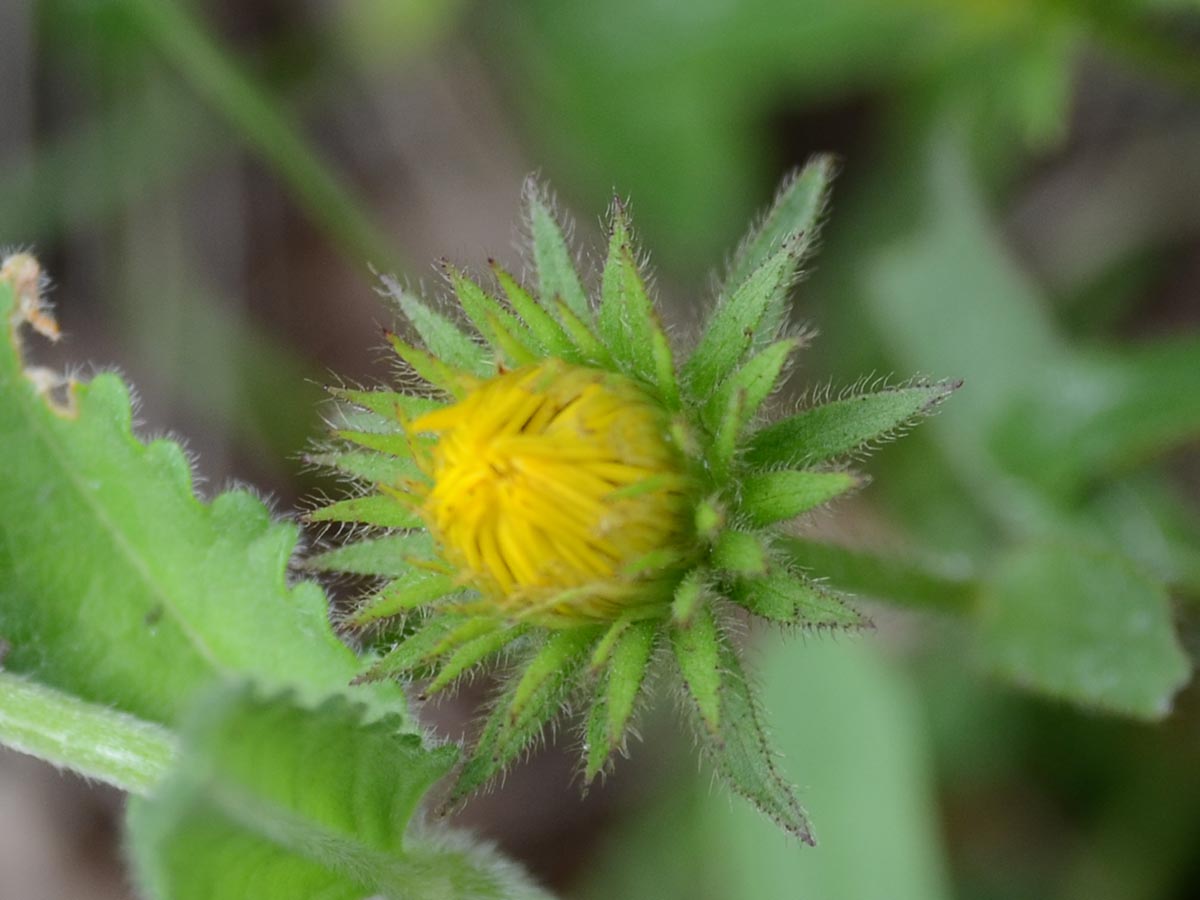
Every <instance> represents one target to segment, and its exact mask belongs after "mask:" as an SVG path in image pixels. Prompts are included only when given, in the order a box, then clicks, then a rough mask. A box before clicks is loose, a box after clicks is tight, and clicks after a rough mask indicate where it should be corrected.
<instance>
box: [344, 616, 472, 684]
mask: <svg viewBox="0 0 1200 900" xmlns="http://www.w3.org/2000/svg"><path fill="white" fill-rule="evenodd" d="M463 621H464V619H463V618H462V617H456V616H433V617H431V618H428V619H426V620H425V621H423V622H422V623H421V624H420V625H419V626H418V627H417V628H416V630H415V631H413V632H412V633H411V634H408V635H407V636H406V637H405V638H404V639H403V640H402V641H401V642H400V643H398V644H397V645H396V646H395V647H393V648H392V649H391V650H389V651H388V652H387V653H385V654H384V655H383V656H382V657H380V658H379V659H377V660H375V661H374V662H372V664H371V667H370V668H369V669H368V670H367V671H366V672H365V673H364V674H363V675H361V676H360V678H361V679H362V680H364V681H379V680H381V679H384V678H391V677H394V676H397V675H405V674H408V673H410V672H413V671H414V670H418V669H423V668H425V667H426V665H427V664H428V663H429V661H430V660H432V659H434V658H435V657H436V656H437V647H438V646H439V645H440V644H441V643H442V641H443V640H444V639H445V637H446V635H448V634H449V633H450V632H451V631H453V630H454V629H455V628H457V627H458V626H459V625H461V624H462V623H463Z"/></svg>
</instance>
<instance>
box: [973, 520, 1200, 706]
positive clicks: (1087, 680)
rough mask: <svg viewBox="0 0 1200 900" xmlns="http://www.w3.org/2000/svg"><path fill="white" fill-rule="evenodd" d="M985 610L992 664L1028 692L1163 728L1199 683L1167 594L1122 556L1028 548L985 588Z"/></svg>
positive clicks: (1051, 546)
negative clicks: (1176, 703) (1188, 686)
mask: <svg viewBox="0 0 1200 900" xmlns="http://www.w3.org/2000/svg"><path fill="white" fill-rule="evenodd" d="M981 606H982V608H981V615H980V623H979V628H980V646H981V650H982V653H983V657H984V660H985V662H986V663H987V665H988V666H989V667H990V668H992V669H993V670H995V671H996V672H997V673H999V674H1001V675H1003V676H1004V677H1005V678H1008V679H1009V680H1011V681H1014V682H1016V683H1017V684H1020V685H1023V686H1025V687H1028V688H1032V689H1035V690H1038V691H1042V692H1044V693H1047V694H1051V695H1053V696H1056V697H1061V698H1063V699H1065V700H1071V701H1073V702H1075V703H1080V704H1083V705H1085V706H1093V707H1098V708H1101V709H1106V710H1111V711H1113V712H1121V713H1125V714H1127V715H1131V716H1137V717H1138V718H1143V719H1161V718H1163V717H1164V716H1166V715H1167V714H1168V713H1169V712H1170V711H1171V698H1172V697H1173V696H1174V694H1175V692H1176V691H1177V690H1179V688H1180V687H1182V686H1183V685H1184V684H1185V683H1186V682H1187V681H1188V679H1189V677H1190V675H1191V664H1190V663H1189V661H1188V658H1187V656H1186V654H1185V653H1184V651H1183V649H1182V648H1181V647H1180V645H1179V641H1178V639H1177V638H1176V636H1175V631H1174V627H1173V624H1172V618H1171V605H1170V600H1169V598H1168V597H1167V594H1166V591H1165V590H1164V589H1163V588H1162V586H1161V585H1159V584H1158V583H1156V582H1154V581H1153V580H1151V579H1150V578H1148V577H1146V576H1145V575H1143V574H1142V573H1141V572H1139V571H1138V570H1137V569H1136V568H1134V566H1133V565H1132V564H1131V563H1130V562H1129V561H1128V560H1126V559H1125V558H1123V557H1121V556H1119V555H1118V554H1116V553H1112V552H1107V551H1104V550H1095V549H1090V548H1085V547H1079V546H1075V545H1073V544H1066V543H1058V542H1039V543H1037V544H1030V545H1027V546H1023V547H1019V548H1018V549H1016V550H1014V551H1012V552H1010V553H1009V554H1008V555H1007V556H1006V557H1005V558H1004V560H1003V561H1002V562H1001V564H1000V565H999V567H998V568H997V570H996V571H995V573H994V574H993V576H992V577H991V578H990V579H989V580H988V581H987V582H985V584H984V587H983V597H982V604H981Z"/></svg>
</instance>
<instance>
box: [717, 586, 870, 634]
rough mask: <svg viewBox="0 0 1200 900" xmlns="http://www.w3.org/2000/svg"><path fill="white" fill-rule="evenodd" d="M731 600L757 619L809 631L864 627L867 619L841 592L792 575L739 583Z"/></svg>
mask: <svg viewBox="0 0 1200 900" xmlns="http://www.w3.org/2000/svg"><path fill="white" fill-rule="evenodd" d="M730 599H732V600H734V601H735V602H736V603H738V604H739V605H741V606H744V607H745V608H746V609H748V610H749V611H750V612H752V613H754V614H755V615H756V616H762V617H763V618H764V619H768V620H770V621H772V622H779V623H781V624H784V625H799V626H801V627H805V628H843V629H846V628H862V627H864V626H866V625H867V624H869V623H868V620H867V618H866V617H865V616H864V615H863V614H862V613H860V612H859V611H858V610H856V609H854V608H853V607H851V606H849V605H848V604H847V603H846V601H845V600H844V599H843V598H842V597H841V596H840V595H839V594H837V593H835V592H833V591H831V590H828V589H827V588H823V587H821V586H820V585H817V584H814V583H813V582H811V581H809V580H808V579H806V578H804V577H803V576H801V575H798V574H795V573H792V572H773V573H772V574H770V575H766V576H763V577H762V578H744V579H740V580H738V581H737V582H735V584H734V587H733V590H732V591H731V592H730Z"/></svg>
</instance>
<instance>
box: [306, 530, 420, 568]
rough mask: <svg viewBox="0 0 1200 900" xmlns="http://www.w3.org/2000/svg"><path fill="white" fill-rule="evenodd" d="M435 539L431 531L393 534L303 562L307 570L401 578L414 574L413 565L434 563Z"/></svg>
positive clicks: (357, 543)
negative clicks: (428, 561) (417, 561)
mask: <svg viewBox="0 0 1200 900" xmlns="http://www.w3.org/2000/svg"><path fill="white" fill-rule="evenodd" d="M433 554H434V547H433V539H432V538H431V537H430V536H429V532H427V531H410V532H405V533H404V534H389V535H386V536H385V537H379V538H370V539H368V540H363V541H356V542H355V543H352V544H345V545H344V546H341V547H337V548H335V549H333V550H326V551H325V552H324V553H317V554H315V555H313V556H309V557H307V558H306V559H304V560H302V561H301V566H302V567H303V568H305V569H313V570H316V571H324V572H347V573H349V574H351V575H378V576H380V577H382V578H389V577H390V578H397V577H400V576H402V575H403V576H410V575H412V574H413V567H412V561H413V560H414V559H416V560H427V559H431V558H432V557H433Z"/></svg>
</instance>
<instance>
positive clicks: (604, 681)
mask: <svg viewBox="0 0 1200 900" xmlns="http://www.w3.org/2000/svg"><path fill="white" fill-rule="evenodd" d="M657 635H658V624H657V623H656V622H652V621H649V620H643V621H641V622H631V623H629V625H628V627H626V628H624V629H623V630H622V631H621V633H620V636H619V637H618V638H617V640H616V642H615V644H614V645H613V648H612V653H611V655H610V656H609V659H608V664H607V666H606V667H605V670H604V675H603V676H602V677H601V679H600V683H599V684H598V685H597V695H596V699H595V701H594V702H593V704H592V709H591V712H590V714H589V718H588V725H587V748H586V749H587V758H586V766H585V771H584V776H583V777H584V780H585V781H591V780H592V779H593V778H595V777H596V775H597V774H599V772H600V770H601V769H602V768H604V764H605V762H606V761H607V760H608V757H609V756H610V754H611V753H612V752H613V751H614V750H615V749H616V748H617V747H619V746H620V744H621V742H622V741H623V740H624V738H625V730H626V728H628V726H629V720H630V719H631V718H632V716H633V710H634V706H635V704H636V702H637V697H638V694H639V693H640V692H641V689H642V684H643V683H644V682H645V680H646V670H647V668H648V666H649V664H650V657H651V654H652V653H653V651H654V639H655V637H657Z"/></svg>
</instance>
